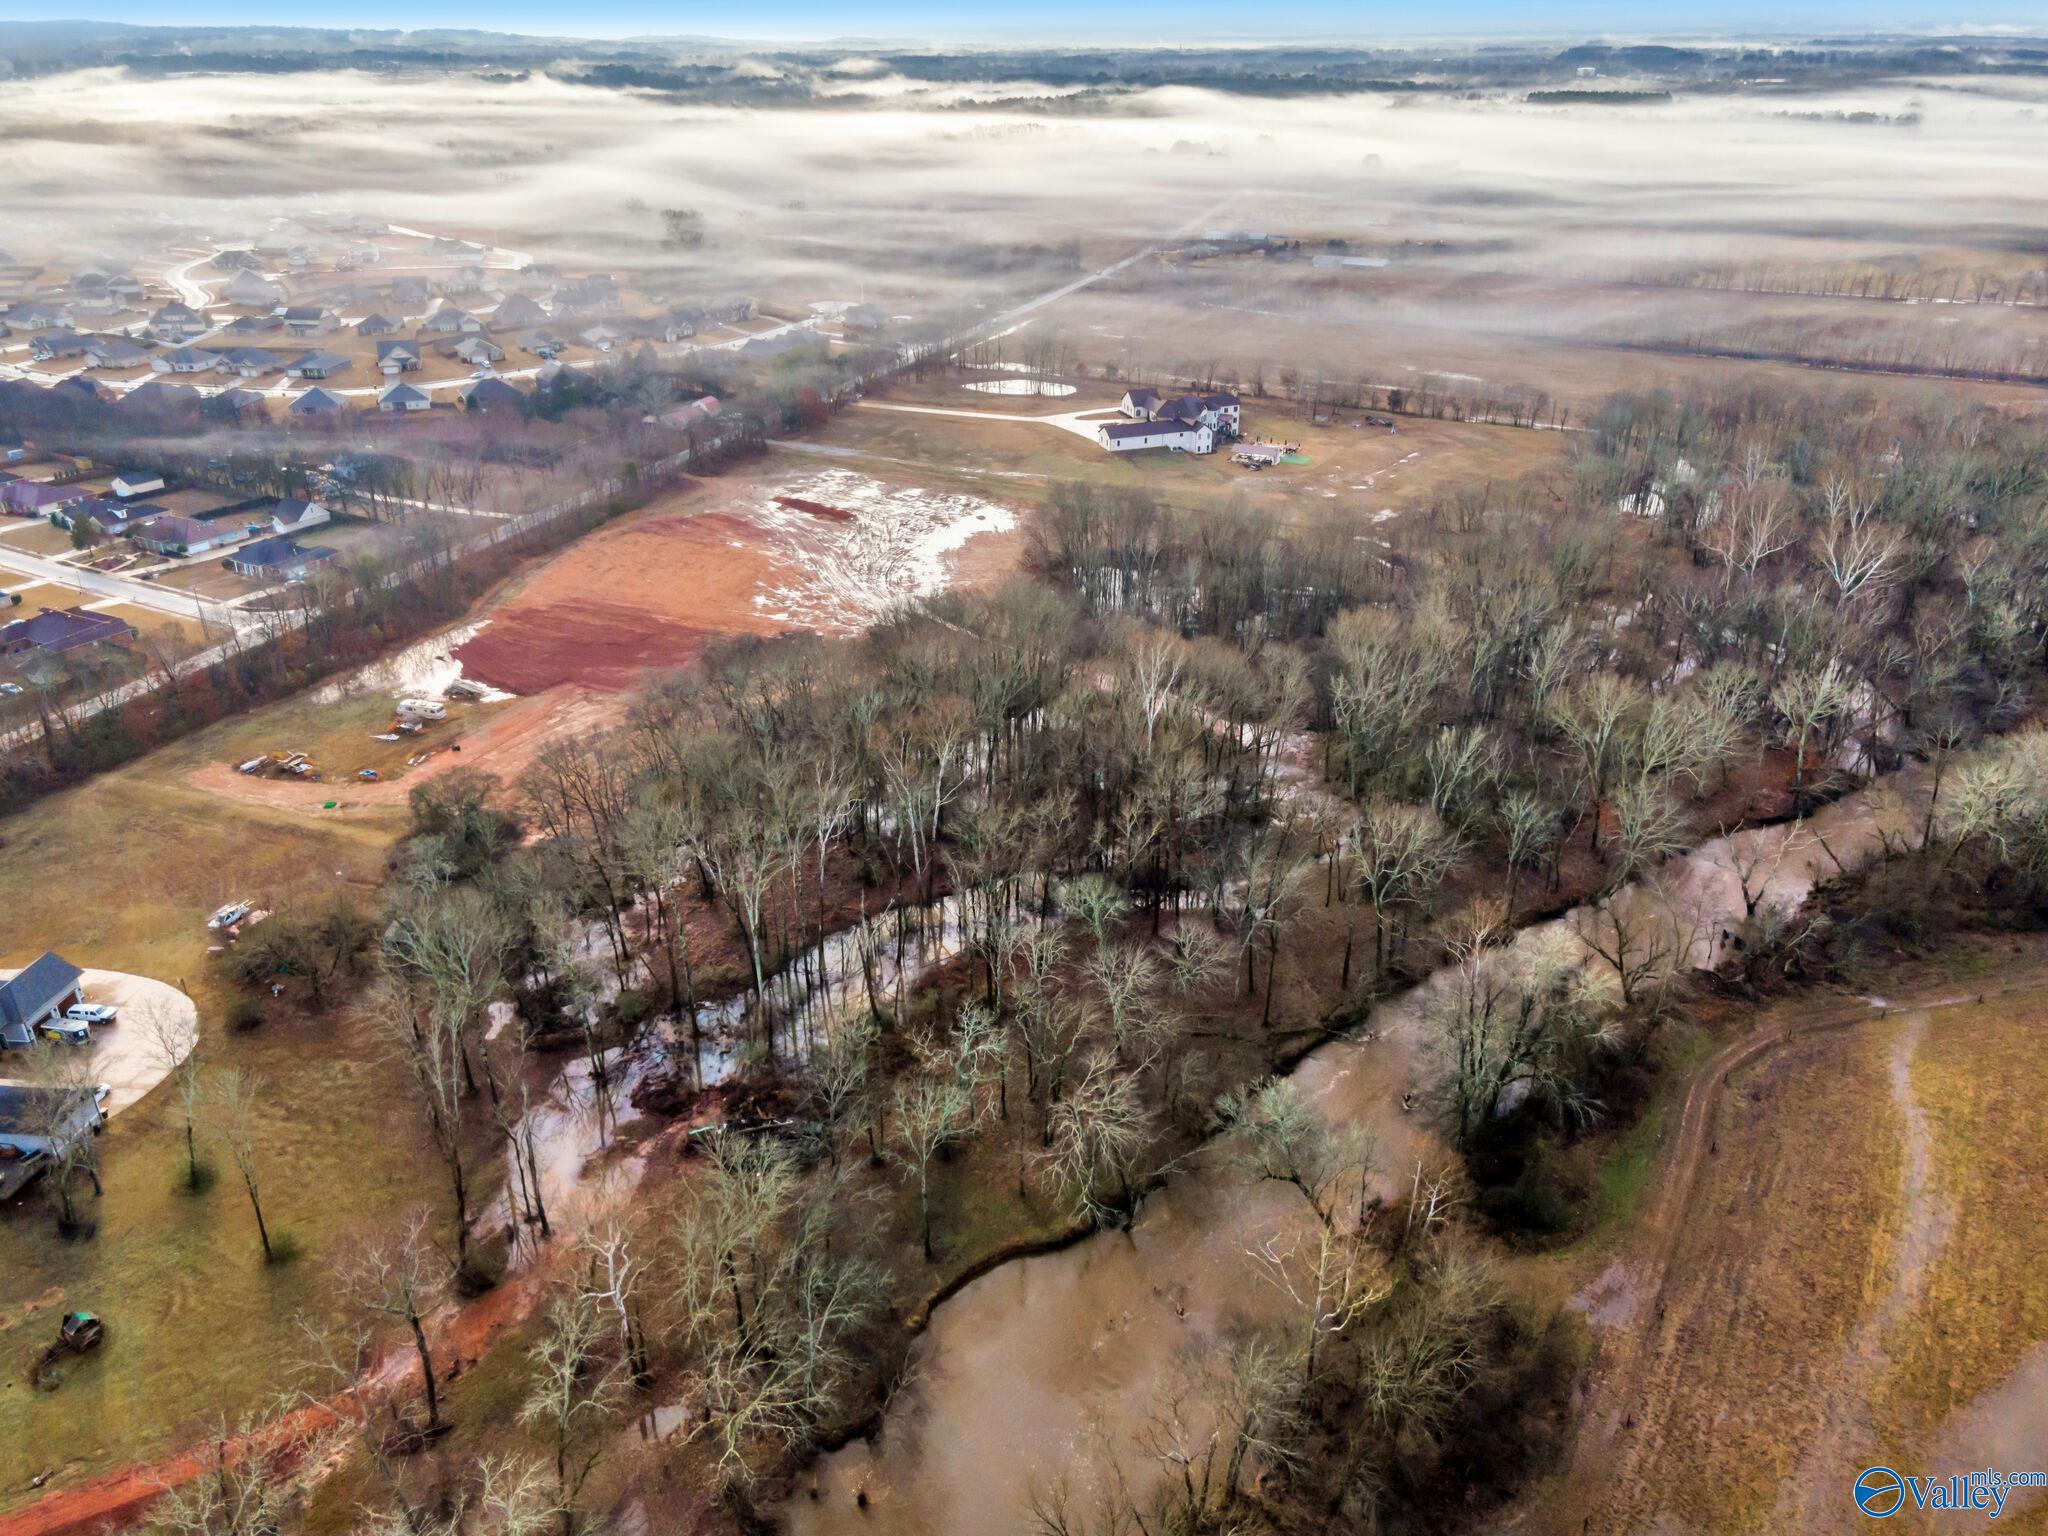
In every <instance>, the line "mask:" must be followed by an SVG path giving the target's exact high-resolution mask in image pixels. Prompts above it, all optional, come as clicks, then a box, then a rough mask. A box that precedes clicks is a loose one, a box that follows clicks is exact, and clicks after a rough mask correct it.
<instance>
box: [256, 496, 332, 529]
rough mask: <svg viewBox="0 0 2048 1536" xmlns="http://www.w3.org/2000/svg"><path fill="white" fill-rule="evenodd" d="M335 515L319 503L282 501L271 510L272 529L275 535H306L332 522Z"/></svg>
mask: <svg viewBox="0 0 2048 1536" xmlns="http://www.w3.org/2000/svg"><path fill="white" fill-rule="evenodd" d="M333 517H334V514H333V513H332V512H329V511H328V510H327V508H325V507H324V506H322V505H321V504H320V503H319V502H317V501H280V502H279V503H278V504H277V505H276V506H274V507H272V508H271V509H270V527H271V530H272V531H273V532H275V533H304V532H305V531H306V530H307V529H308V528H318V527H319V526H320V525H321V524H322V523H326V522H330V521H332V519H333Z"/></svg>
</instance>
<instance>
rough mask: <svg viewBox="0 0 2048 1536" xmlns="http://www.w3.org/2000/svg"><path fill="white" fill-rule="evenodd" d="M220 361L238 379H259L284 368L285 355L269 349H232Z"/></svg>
mask: <svg viewBox="0 0 2048 1536" xmlns="http://www.w3.org/2000/svg"><path fill="white" fill-rule="evenodd" d="M220 360H221V362H222V363H224V364H225V365H226V366H227V369H228V371H229V372H230V373H232V374H234V376H235V377H236V378H238V379H257V378H261V377H262V376H263V375H264V374H266V373H275V372H277V370H278V369H280V368H282V367H283V366H284V354H283V353H282V352H273V351H271V350H270V349H269V348H268V347H230V348H229V349H228V350H227V351H225V352H223V353H221V354H220Z"/></svg>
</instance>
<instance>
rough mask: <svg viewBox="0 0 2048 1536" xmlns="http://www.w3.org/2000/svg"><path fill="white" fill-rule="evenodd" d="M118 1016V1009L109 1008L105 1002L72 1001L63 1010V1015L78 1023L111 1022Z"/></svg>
mask: <svg viewBox="0 0 2048 1536" xmlns="http://www.w3.org/2000/svg"><path fill="white" fill-rule="evenodd" d="M119 1016H120V1011H119V1010H118V1009H115V1008H109V1007H108V1006H107V1005H106V1004H105V1003H73V1004H72V1005H71V1006H70V1007H69V1008H66V1009H65V1010H64V1017H65V1018H67V1019H75V1020H76V1021H77V1022H78V1023H80V1024H111V1023H113V1022H114V1020H115V1019H116V1018H118V1017H119Z"/></svg>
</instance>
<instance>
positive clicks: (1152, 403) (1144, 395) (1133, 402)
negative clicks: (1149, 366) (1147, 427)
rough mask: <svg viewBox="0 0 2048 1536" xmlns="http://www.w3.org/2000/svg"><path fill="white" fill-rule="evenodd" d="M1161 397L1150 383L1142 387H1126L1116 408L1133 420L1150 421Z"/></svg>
mask: <svg viewBox="0 0 2048 1536" xmlns="http://www.w3.org/2000/svg"><path fill="white" fill-rule="evenodd" d="M1161 398H1162V397H1161V395H1160V393H1159V391H1158V390H1156V389H1153V388H1152V387H1151V386H1150V385H1147V386H1145V387H1144V388H1142V389H1127V390H1125V391H1124V398H1123V400H1122V402H1121V403H1120V404H1119V405H1118V406H1117V409H1118V410H1120V411H1122V412H1123V413H1124V414H1125V415H1126V416H1128V417H1130V418H1131V419H1132V420H1133V421H1150V420H1151V419H1152V413H1153V412H1154V411H1156V410H1158V409H1159V402H1160V399H1161Z"/></svg>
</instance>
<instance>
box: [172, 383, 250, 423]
mask: <svg viewBox="0 0 2048 1536" xmlns="http://www.w3.org/2000/svg"><path fill="white" fill-rule="evenodd" d="M152 387H153V388H157V389H177V388H179V386H178V385H176V384H157V385H154V386H152ZM199 413H200V414H201V415H202V416H204V417H205V418H206V419H207V420H208V421H226V422H238V421H241V420H242V419H243V418H244V417H249V416H261V415H263V414H264V405H263V396H261V395H259V394H256V393H254V392H253V391H250V390H246V389H223V390H220V391H218V392H216V393H214V394H211V395H208V396H207V397H206V398H205V399H203V400H201V401H200V402H199Z"/></svg>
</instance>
